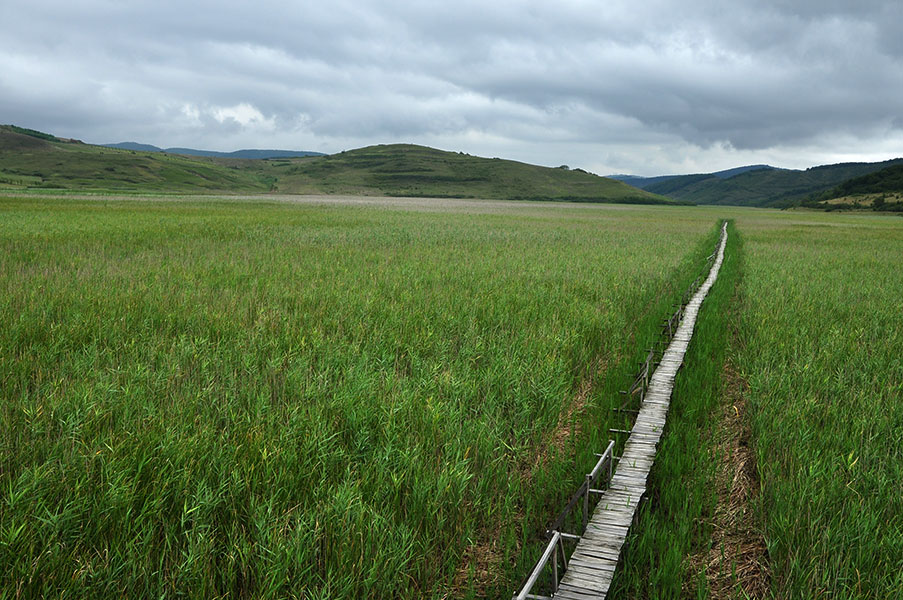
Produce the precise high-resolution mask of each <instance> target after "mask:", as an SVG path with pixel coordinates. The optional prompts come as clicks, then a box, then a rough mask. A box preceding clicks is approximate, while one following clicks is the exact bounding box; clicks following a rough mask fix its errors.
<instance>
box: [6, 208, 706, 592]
mask: <svg viewBox="0 0 903 600" xmlns="http://www.w3.org/2000/svg"><path fill="white" fill-rule="evenodd" d="M667 210H669V211H671V212H669V213H668V218H666V219H663V218H661V215H662V213H661V211H660V210H654V209H645V208H635V209H611V208H603V207H581V208H573V207H568V208H566V209H548V208H535V207H525V208H523V209H521V208H516V209H510V210H502V211H478V212H477V213H473V212H453V211H442V210H439V211H438V212H429V213H425V212H404V211H398V210H391V209H382V210H380V209H365V208H357V209H349V208H338V207H329V206H319V207H310V206H307V207H305V206H290V205H275V204H264V203H247V204H243V203H236V202H232V203H217V202H207V203H202V202H191V203H175V202H154V201H146V202H127V201H126V202H117V201H109V202H102V201H97V202H83V201H74V200H72V201H56V200H37V199H0V213H2V217H0V319H2V321H3V323H4V324H5V325H4V327H2V328H0V357H2V360H0V382H2V406H0V431H2V432H3V435H2V436H0V582H2V585H0V597H17V596H23V597H40V596H42V595H46V596H71V597H84V596H101V595H102V596H113V595H116V596H124V595H137V596H174V595H184V596H191V597H218V596H231V597H252V596H253V597H287V596H295V597H310V598H317V597H323V598H325V597H329V598H351V597H353V598H364V597H371V598H385V597H419V596H439V595H442V594H444V593H446V592H447V590H448V589H449V586H451V584H452V582H453V581H454V579H455V574H456V572H457V570H458V569H459V568H460V564H461V558H462V554H463V552H464V549H465V548H466V547H467V546H468V545H470V544H472V543H474V542H475V541H478V540H480V539H481V538H482V537H483V536H485V534H486V532H490V533H492V534H493V536H494V538H495V539H497V540H499V548H498V550H497V551H498V553H499V559H498V560H499V564H500V565H501V566H500V568H501V570H502V571H503V576H504V577H515V576H517V575H516V574H517V572H518V568H519V567H518V566H519V565H521V564H523V563H524V562H525V561H528V560H531V559H532V555H530V554H529V549H527V548H526V547H525V546H524V540H525V539H527V538H529V537H530V535H532V533H531V531H532V529H531V528H533V527H535V525H534V524H536V523H539V522H540V521H541V519H543V518H547V517H548V515H549V507H550V506H552V505H555V504H556V503H557V502H558V500H559V497H560V495H561V494H562V493H563V492H562V490H561V489H560V487H559V486H558V485H551V482H552V481H553V480H554V477H555V476H556V474H558V473H564V472H569V471H572V469H569V468H567V467H569V466H573V464H574V461H579V460H580V459H581V458H585V457H584V455H586V454H588V453H589V454H591V452H592V449H593V439H594V438H595V437H599V438H601V437H604V436H605V434H604V426H600V423H603V424H604V421H602V420H601V419H602V417H601V415H603V414H604V415H610V412H609V411H608V410H607V409H608V406H607V405H605V403H604V402H602V401H601V400H599V398H600V396H598V395H597V396H595V400H594V401H593V403H591V406H590V408H589V409H588V410H587V413H586V414H585V415H583V416H579V418H580V419H583V421H582V422H583V423H584V424H586V423H589V422H590V421H592V422H593V423H594V424H596V425H595V427H598V429H596V428H595V427H594V428H593V429H592V430H590V428H588V427H586V428H584V433H583V437H581V441H580V444H579V445H578V444H577V443H576V442H575V444H574V446H573V447H569V448H566V449H565V450H564V451H563V452H561V453H559V454H555V455H554V456H553V460H550V461H548V462H547V463H542V465H543V466H542V468H541V469H539V470H538V471H537V472H534V473H531V475H530V477H528V478H524V477H523V475H522V473H523V471H524V464H526V463H527V462H529V460H530V459H531V458H532V457H533V456H535V454H536V452H537V451H542V444H543V441H544V440H545V439H546V436H547V435H548V433H549V432H550V430H552V429H553V428H554V427H555V426H556V425H557V423H558V419H559V415H560V414H561V413H562V410H563V409H565V408H566V406H567V405H568V403H569V402H570V401H571V399H572V398H573V395H574V391H575V389H576V388H577V386H578V384H579V382H580V380H581V379H582V378H584V377H585V376H586V372H587V371H586V365H590V364H595V363H596V362H597V361H599V360H602V361H603V362H604V363H607V364H611V365H615V366H616V367H617V368H625V369H626V368H628V366H627V365H628V363H629V361H630V360H631V359H632V358H633V357H632V356H631V355H630V349H631V348H637V346H639V345H642V344H643V343H644V340H643V337H642V336H643V335H644V333H643V332H644V331H647V330H649V329H650V328H651V326H652V325H651V323H652V321H650V319H652V320H656V319H657V318H658V315H659V314H660V313H659V312H658V311H657V310H652V311H651V312H650V306H654V305H657V303H660V302H668V296H667V294H669V293H670V294H672V295H675V296H676V294H679V293H680V291H681V289H678V288H673V287H672V286H674V285H675V284H674V282H675V281H680V280H682V279H683V280H687V281H688V280H689V278H692V273H691V271H692V269H691V266H692V260H691V256H690V255H691V254H693V252H694V251H696V252H700V251H702V248H703V247H709V246H710V243H709V242H710V241H711V242H713V240H714V238H713V237H712V231H713V230H712V223H711V219H710V218H708V217H706V216H701V215H700V214H699V213H694V212H693V211H691V210H688V209H667ZM709 238H711V239H709ZM637 327H639V329H637ZM644 328H645V329H644ZM637 331H639V333H640V337H639V338H637V337H636V335H635V334H636V332H637ZM604 385H606V384H600V386H599V389H600V390H601V389H604ZM612 385H613V384H612ZM575 418H578V417H575ZM606 418H607V417H606ZM546 484H549V485H546ZM528 555H529V556H530V557H531V558H525V556H528ZM508 583H509V582H507V581H502V582H501V583H500V584H499V589H501V588H503V587H505V586H507V585H508ZM469 590H470V591H469V592H468V588H466V586H465V589H464V591H460V590H459V591H460V593H463V594H465V595H466V594H467V593H473V592H474V589H473V588H469ZM498 593H501V592H498Z"/></svg>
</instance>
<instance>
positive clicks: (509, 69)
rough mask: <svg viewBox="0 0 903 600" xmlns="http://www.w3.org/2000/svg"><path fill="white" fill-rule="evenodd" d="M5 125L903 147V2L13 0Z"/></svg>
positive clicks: (315, 145)
mask: <svg viewBox="0 0 903 600" xmlns="http://www.w3.org/2000/svg"><path fill="white" fill-rule="evenodd" d="M0 22H2V23H3V24H4V25H3V28H2V29H3V31H2V34H0V122H3V123H13V124H17V125H22V126H26V127H32V128H35V129H40V130H44V131H49V132H51V133H54V134H56V135H60V136H64V137H75V138H79V139H82V140H84V141H86V142H90V143H106V142H119V141H138V142H145V143H150V144H155V145H158V146H191V147H196V148H206V149H212V150H235V149H239V148H285V149H296V150H318V151H322V152H337V151H340V150H343V149H350V148H355V147H360V146H366V145H370V144H377V143H392V142H412V143H418V144H425V145H429V146H433V147H437V148H442V149H445V150H453V151H464V152H468V153H471V154H476V155H480V156H490V157H491V156H499V157H503V158H512V159H516V160H522V161H526V162H531V163H536V164H543V165H549V166H558V165H560V164H568V165H570V166H572V167H582V168H584V169H588V170H590V171H592V172H595V173H599V174H610V173H634V174H640V175H657V174H664V173H688V172H702V171H713V170H718V169H723V168H729V167H733V166H738V165H742V164H752V163H769V164H773V165H776V166H782V167H791V168H804V167H808V166H812V165H816V164H824V163H830V162H838V161H845V160H868V161H872V160H884V159H888V158H892V157H898V156H903V35H901V26H903V1H901V0H889V1H886V2H882V1H869V0H808V1H804V2H794V1H779V0H755V1H753V0H740V1H735V2H723V1H717V0H711V1H706V0H681V1H673V2H665V1H654V0H653V1H645V2H644V1H641V0H640V1H638V0H631V1H620V0H603V1H599V2H580V1H568V0H565V1H557V2H549V1H548V0H545V1H543V2H505V1H503V0H479V1H475V2H471V1H469V0H468V1H461V0H453V1H448V0H446V1H444V2H414V1H406V2H401V1H395V0H382V1H379V2H376V1H372V2H370V1H363V0H359V1H348V2H346V1H343V0H329V1H323V0H318V1H295V2H293V1H291V0H279V1H271V0H257V1H255V2H236V1H232V0H217V1H209V2H192V1H190V0H182V1H180V2H171V1H169V0H153V1H150V0H127V1H122V0H110V1H100V0H77V1H75V2H73V1H72V0H26V1H20V0H3V1H2V2H0Z"/></svg>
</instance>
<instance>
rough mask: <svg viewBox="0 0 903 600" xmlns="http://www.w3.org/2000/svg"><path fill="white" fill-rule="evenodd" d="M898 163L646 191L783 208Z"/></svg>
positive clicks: (667, 184) (752, 174) (686, 179)
mask: <svg viewBox="0 0 903 600" xmlns="http://www.w3.org/2000/svg"><path fill="white" fill-rule="evenodd" d="M901 162H903V159H894V160H892V161H886V162H882V163H842V164H836V165H825V166H821V167H812V168H811V169H806V170H805V171H794V170H788V169H761V170H755V171H748V172H746V173H741V174H739V175H735V176H734V177H730V178H728V179H719V178H717V177H706V176H700V175H685V176H682V177H677V178H673V179H669V180H667V181H664V182H661V183H656V184H654V185H651V186H649V187H648V188H646V189H647V191H650V192H653V193H656V194H662V195H664V196H668V197H669V198H673V199H677V200H686V201H690V202H693V203H696V204H729V205H737V206H772V207H785V206H793V205H797V204H800V203H801V202H803V201H804V200H805V199H806V198H808V197H810V196H811V195H812V194H814V193H819V192H822V191H824V190H828V189H831V188H832V187H834V186H836V185H838V184H840V183H842V182H844V181H847V180H849V179H852V178H854V177H860V176H863V175H867V174H869V173H873V172H875V171H879V170H881V169H883V168H885V167H887V166H890V165H893V164H899V163H901Z"/></svg>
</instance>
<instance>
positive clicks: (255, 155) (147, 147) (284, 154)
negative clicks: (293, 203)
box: [101, 142, 325, 160]
mask: <svg viewBox="0 0 903 600" xmlns="http://www.w3.org/2000/svg"><path fill="white" fill-rule="evenodd" d="M101 145H102V146H104V147H105V148H117V149H119V150H134V151H136V152H168V153H169V154H182V155H185V156H209V157H214V158H247V159H255V160H261V159H267V158H302V157H305V156H325V154H324V153H323V152H313V151H310V150H258V149H244V150H235V151H234V152H218V151H216V150H196V149H194V148H159V147H157V146H153V145H151V144H139V143H138V142H119V143H117V144H101Z"/></svg>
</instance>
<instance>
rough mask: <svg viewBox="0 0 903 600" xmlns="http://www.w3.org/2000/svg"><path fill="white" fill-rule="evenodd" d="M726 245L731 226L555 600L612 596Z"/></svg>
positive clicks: (723, 232) (654, 381) (723, 235)
mask: <svg viewBox="0 0 903 600" xmlns="http://www.w3.org/2000/svg"><path fill="white" fill-rule="evenodd" d="M726 243H727V224H726V223H725V224H724V226H723V227H722V229H721V241H720V243H719V245H718V252H717V255H716V258H715V262H714V263H713V264H712V268H711V270H710V271H709V276H708V277H707V278H706V280H705V282H704V283H703V284H702V285H701V286H700V287H699V289H698V290H697V291H696V294H694V296H693V298H692V299H691V300H690V301H689V303H688V304H687V306H686V308H685V310H684V316H683V318H682V319H681V322H680V326H679V327H678V329H677V332H676V333H675V335H674V338H673V339H672V340H671V343H670V344H669V345H668V348H667V350H665V353H664V355H663V357H662V360H661V362H660V363H659V366H658V368H657V369H656V370H655V372H654V373H653V374H652V378H651V380H650V382H649V389H648V391H647V393H646V397H645V399H644V401H643V404H642V406H641V407H640V411H639V414H637V418H636V422H635V423H634V425H633V428H632V429H631V431H630V436H629V437H628V439H627V444H626V445H625V446H624V452H623V453H622V454H621V459H620V462H619V463H618V467H617V470H616V471H615V473H614V475H613V476H612V478H611V482H610V483H609V486H608V489H607V490H605V492H604V493H603V494H602V496H601V498H600V500H599V504H598V505H596V509H595V511H594V512H593V515H592V517H591V518H590V520H589V523H588V524H587V526H586V531H585V532H584V534H583V535H582V536H581V537H580V541H579V542H578V543H577V548H576V549H575V550H574V553H573V554H572V555H571V558H570V560H568V561H567V569H566V570H565V572H564V577H562V579H561V583H560V585H559V587H558V591H557V592H556V593H555V594H554V598H561V599H562V600H565V599H567V600H591V599H601V598H605V595H606V594H607V593H608V588H609V586H610V585H611V580H612V577H613V576H614V572H615V567H616V566H617V564H618V557H619V556H620V554H621V546H623V545H624V541H625V540H626V539H627V532H628V530H629V529H630V525H631V523H633V518H634V515H635V514H636V510H637V506H638V505H639V501H640V498H642V497H643V494H645V493H646V479H647V478H648V476H649V470H650V469H651V468H652V463H653V462H654V460H655V450H656V448H657V446H658V442H659V440H660V439H661V436H662V430H663V429H664V427H665V418H666V417H667V415H668V404H669V402H670V400H671V390H672V388H673V387H674V377H675V376H676V375H677V370H678V369H679V368H680V365H681V364H682V363H683V359H684V354H685V353H686V351H687V346H688V345H689V343H690V338H692V337H693V328H694V327H695V325H696V316H697V315H698V314H699V308H700V306H701V305H702V301H703V299H705V296H706V294H707V293H708V292H709V289H710V288H711V287H712V285H713V284H714V283H715V279H716V278H717V277H718V271H719V270H720V269H721V263H722V261H723V260H724V248H725V245H726Z"/></svg>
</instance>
